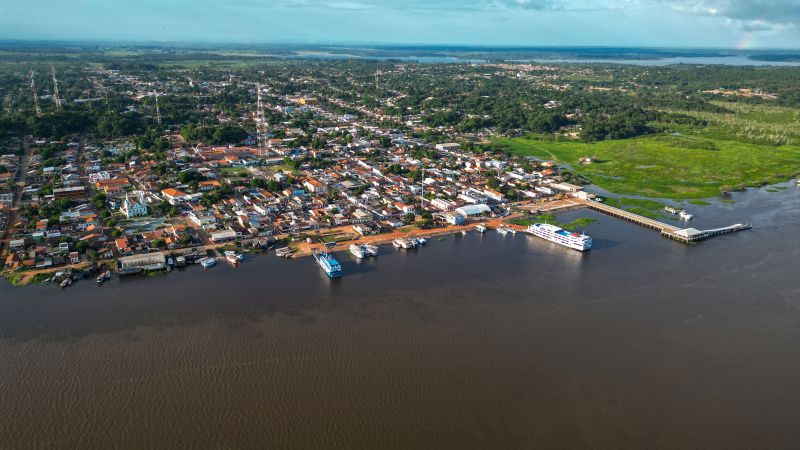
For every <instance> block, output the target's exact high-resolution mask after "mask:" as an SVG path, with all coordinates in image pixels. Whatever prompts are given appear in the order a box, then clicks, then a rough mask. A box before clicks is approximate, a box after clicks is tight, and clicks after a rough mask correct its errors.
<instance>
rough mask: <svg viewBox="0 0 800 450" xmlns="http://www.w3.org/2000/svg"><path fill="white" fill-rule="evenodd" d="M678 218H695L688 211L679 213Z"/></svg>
mask: <svg viewBox="0 0 800 450" xmlns="http://www.w3.org/2000/svg"><path fill="white" fill-rule="evenodd" d="M678 217H680V218H681V219H683V220H692V217H694V216H693V215H691V214H689V213H688V212H686V211H681V212H680V213H678Z"/></svg>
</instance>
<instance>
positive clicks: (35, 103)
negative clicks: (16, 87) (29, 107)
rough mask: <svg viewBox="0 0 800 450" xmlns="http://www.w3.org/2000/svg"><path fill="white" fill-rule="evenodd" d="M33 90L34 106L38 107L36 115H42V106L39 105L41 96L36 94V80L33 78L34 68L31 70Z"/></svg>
mask: <svg viewBox="0 0 800 450" xmlns="http://www.w3.org/2000/svg"><path fill="white" fill-rule="evenodd" d="M29 73H30V76H31V92H33V106H34V107H35V108H36V115H37V116H41V115H42V108H41V107H40V106H39V96H38V95H36V81H35V80H34V79H33V69H31V70H30V72H29Z"/></svg>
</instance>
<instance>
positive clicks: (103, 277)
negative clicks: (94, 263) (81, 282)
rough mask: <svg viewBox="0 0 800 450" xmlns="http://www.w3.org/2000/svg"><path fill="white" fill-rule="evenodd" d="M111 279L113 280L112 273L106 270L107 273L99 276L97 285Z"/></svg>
mask: <svg viewBox="0 0 800 450" xmlns="http://www.w3.org/2000/svg"><path fill="white" fill-rule="evenodd" d="M110 279H111V271H110V270H106V271H105V272H103V273H101V274H100V275H98V276H97V283H98V284H101V283H103V282H104V281H106V280H110Z"/></svg>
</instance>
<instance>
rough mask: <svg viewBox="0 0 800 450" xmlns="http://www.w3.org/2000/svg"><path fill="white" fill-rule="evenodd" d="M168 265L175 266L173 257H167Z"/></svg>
mask: <svg viewBox="0 0 800 450" xmlns="http://www.w3.org/2000/svg"><path fill="white" fill-rule="evenodd" d="M167 265H168V266H174V265H175V260H174V259H172V258H167Z"/></svg>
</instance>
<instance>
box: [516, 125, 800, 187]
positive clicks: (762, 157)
mask: <svg viewBox="0 0 800 450" xmlns="http://www.w3.org/2000/svg"><path fill="white" fill-rule="evenodd" d="M503 142H504V143H506V144H507V145H508V146H509V148H510V149H511V150H512V151H513V152H514V153H517V154H522V155H528V156H535V157H537V158H541V159H547V160H552V161H554V162H557V163H560V164H566V165H569V166H570V167H572V169H573V170H574V171H575V172H576V173H578V174H579V175H581V176H583V177H585V178H586V179H587V180H588V181H590V182H591V183H593V184H596V185H597V186H600V187H602V188H604V189H606V190H608V191H610V192H614V193H616V194H623V195H642V196H647V197H658V198H670V199H676V200H677V199H698V198H708V197H714V196H717V195H719V194H720V192H721V191H730V190H736V189H742V188H745V187H750V186H761V185H764V184H771V183H777V182H780V181H784V180H786V179H788V178H790V177H792V176H795V175H797V174H798V173H799V172H800V146H797V145H782V146H775V145H760V144H752V143H745V142H738V141H734V140H722V139H711V138H703V137H696V136H683V135H681V136H675V135H657V136H647V137H641V138H635V139H623V140H610V141H601V142H596V143H584V142H576V141H551V140H544V139H539V138H536V137H529V138H517V139H507V140H504V141H503ZM583 156H589V157H593V158H596V159H597V160H598V161H597V162H595V163H593V164H588V165H579V164H578V160H579V159H580V158H581V157H583Z"/></svg>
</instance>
